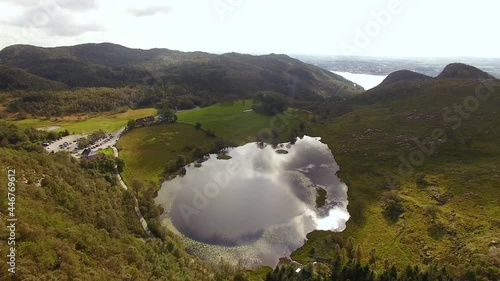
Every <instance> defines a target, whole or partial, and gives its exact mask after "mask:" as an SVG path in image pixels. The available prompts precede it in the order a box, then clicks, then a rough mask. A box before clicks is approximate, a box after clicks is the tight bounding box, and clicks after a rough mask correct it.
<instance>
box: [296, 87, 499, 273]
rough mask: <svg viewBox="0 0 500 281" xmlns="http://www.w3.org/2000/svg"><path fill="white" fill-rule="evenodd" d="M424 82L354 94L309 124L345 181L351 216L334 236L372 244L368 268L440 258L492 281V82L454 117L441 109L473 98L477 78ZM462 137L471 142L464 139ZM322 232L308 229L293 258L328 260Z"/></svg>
mask: <svg viewBox="0 0 500 281" xmlns="http://www.w3.org/2000/svg"><path fill="white" fill-rule="evenodd" d="M426 83H428V84H425V83H423V84H420V85H419V83H408V84H405V85H399V86H397V88H385V90H381V89H374V90H373V91H374V94H375V95H378V99H373V98H372V97H370V96H368V97H367V99H366V100H362V99H359V100H357V101H356V103H354V105H353V106H352V112H350V113H348V114H345V115H342V116H340V117H336V118H332V117H330V119H329V120H324V121H320V122H319V123H318V124H317V125H316V126H315V135H319V136H322V141H323V142H325V143H327V144H328V145H329V147H330V148H331V149H332V150H333V153H334V155H335V158H336V160H337V162H338V164H339V166H340V168H341V170H340V173H339V176H340V177H341V179H342V180H343V181H344V182H346V184H347V185H348V186H349V191H348V196H349V206H348V210H349V212H350V214H351V219H350V220H349V221H348V223H347V229H346V230H345V231H344V232H342V233H338V234H334V236H335V237H344V238H347V237H352V238H354V240H356V241H359V242H360V245H361V246H362V247H363V248H364V249H372V248H373V249H376V250H377V255H378V257H379V259H378V261H377V262H376V265H377V268H381V267H383V262H382V261H383V260H385V259H387V260H389V261H391V262H394V263H395V264H396V266H397V267H398V268H405V267H406V266H407V265H409V264H411V265H414V264H418V265H419V266H420V267H421V268H428V267H429V266H431V265H439V266H446V267H447V269H448V271H449V272H450V274H451V275H452V276H454V277H455V278H463V279H465V277H464V276H466V275H467V274H469V275H471V274H474V276H476V277H477V280H497V279H498V278H499V276H500V275H499V274H500V273H499V271H498V269H497V267H498V266H499V264H498V251H495V250H494V249H495V248H491V247H492V245H493V244H491V242H492V241H497V239H498V238H497V233H498V231H499V227H500V221H499V220H498V218H497V217H498V214H499V213H500V209H499V205H498V200H499V197H498V192H497V186H499V185H500V178H499V176H498V171H497V169H496V168H495V167H497V166H498V157H500V155H499V151H498V147H499V145H500V143H499V138H498V135H499V134H500V126H499V124H498V122H497V121H496V120H497V119H498V114H497V112H499V111H500V98H499V97H500V96H499V95H498V93H500V85H499V84H498V83H496V84H493V85H490V87H489V89H490V91H491V92H490V96H489V98H488V100H487V101H480V102H479V103H478V106H477V108H475V110H473V111H468V112H466V113H467V115H466V116H465V117H464V118H461V117H460V115H459V114H457V113H453V114H445V113H446V109H445V108H447V107H448V108H453V106H454V105H457V106H458V105H460V104H463V103H464V101H467V100H470V99H472V97H473V96H474V95H475V93H476V88H477V87H478V81H477V80H470V81H467V80H466V81H463V80H454V81H452V80H447V81H431V82H426ZM486 91H487V88H486V87H482V90H481V93H482V94H485V93H486ZM398 93H399V94H398ZM359 101H362V102H361V103H359ZM443 114H444V116H443ZM451 117H453V119H451ZM445 118H447V119H446V120H445ZM436 129H438V131H436ZM439 129H442V131H440V130H439ZM436 132H442V133H443V134H440V135H439V136H434V135H435V134H436ZM433 134H434V135H433ZM469 138H471V139H473V144H472V145H467V143H468V142H466V141H464V140H467V139H469ZM410 157H415V158H410ZM429 206H432V207H429ZM329 235H330V234H329V233H328V232H313V233H311V234H309V236H308V238H309V239H308V242H307V243H306V244H305V245H304V247H302V248H301V249H299V250H298V251H296V252H295V253H294V254H293V256H292V257H293V259H294V260H296V261H299V262H312V261H314V260H318V259H324V258H327V259H331V258H332V255H331V254H332V253H331V251H330V250H329V249H331V247H330V246H329V244H328V243H327V242H326V241H327V240H328V239H327V237H328V236H329ZM313 247H314V248H315V249H316V251H315V254H314V255H313V256H312V257H311V256H310V255H309V252H310V250H311V248H313ZM323 249H326V250H323ZM492 249H493V250H492ZM363 260H364V261H368V257H366V258H363ZM469 280H475V279H469Z"/></svg>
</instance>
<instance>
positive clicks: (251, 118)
mask: <svg viewBox="0 0 500 281" xmlns="http://www.w3.org/2000/svg"><path fill="white" fill-rule="evenodd" d="M251 108H252V101H251V100H245V101H238V102H235V103H234V104H232V105H222V104H216V105H213V106H209V107H205V108H200V109H193V110H186V111H180V112H178V113H177V117H178V118H179V119H178V121H179V122H183V123H188V124H192V125H195V124H196V122H200V124H201V127H202V128H203V129H204V130H212V131H214V132H215V135H216V136H217V137H220V138H223V139H226V140H230V141H232V142H234V143H237V144H244V143H247V142H252V141H255V140H256V138H257V135H258V134H259V132H269V130H270V129H271V128H273V127H283V131H282V132H280V133H279V136H278V139H279V140H280V141H285V140H286V139H287V137H288V135H289V134H290V131H291V129H292V128H297V126H298V123H300V121H299V120H297V119H295V118H293V117H291V116H288V115H280V116H279V118H278V117H274V116H268V115H263V114H259V113H256V112H253V111H251V112H245V111H246V110H249V109H251Z"/></svg>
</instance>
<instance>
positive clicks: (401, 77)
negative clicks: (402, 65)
mask: <svg viewBox="0 0 500 281" xmlns="http://www.w3.org/2000/svg"><path fill="white" fill-rule="evenodd" d="M428 79H431V77H429V76H427V75H424V74H420V73H417V72H413V71H410V70H399V71H396V72H393V73H391V74H389V75H388V76H387V77H386V78H385V79H384V81H382V83H380V85H389V84H394V83H397V82H408V81H416V80H428Z"/></svg>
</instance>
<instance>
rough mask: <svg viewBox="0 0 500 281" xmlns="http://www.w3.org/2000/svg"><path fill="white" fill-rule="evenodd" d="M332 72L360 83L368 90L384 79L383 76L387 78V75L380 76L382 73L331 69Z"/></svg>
mask: <svg viewBox="0 0 500 281" xmlns="http://www.w3.org/2000/svg"><path fill="white" fill-rule="evenodd" d="M332 72H333V73H335V74H337V75H340V76H342V77H344V78H345V79H347V80H350V81H352V82H354V83H356V84H358V85H360V86H361V87H363V88H365V90H370V89H372V88H375V87H376V86H378V85H379V84H380V83H382V81H384V79H385V78H387V76H382V75H372V74H359V73H350V72H340V71H332Z"/></svg>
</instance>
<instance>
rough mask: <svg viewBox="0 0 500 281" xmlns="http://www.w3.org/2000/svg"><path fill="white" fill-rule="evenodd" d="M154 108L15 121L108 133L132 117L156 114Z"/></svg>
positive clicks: (40, 125)
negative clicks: (91, 115)
mask: <svg viewBox="0 0 500 281" xmlns="http://www.w3.org/2000/svg"><path fill="white" fill-rule="evenodd" d="M156 112H157V110H156V109H154V108H144V109H134V110H128V111H127V112H124V113H108V114H100V115H98V116H95V117H71V118H60V119H24V120H19V121H13V122H14V123H16V124H17V125H18V126H21V127H33V128H48V127H52V126H58V127H60V128H58V129H56V130H55V131H64V130H66V129H67V130H68V131H69V132H70V133H73V132H74V133H77V134H85V133H92V132H94V131H97V130H99V129H101V130H103V131H105V132H106V133H113V132H116V131H118V130H119V129H120V128H121V127H123V126H125V125H126V124H127V121H128V120H130V119H137V118H141V117H146V116H149V115H153V116H154V115H156Z"/></svg>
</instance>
